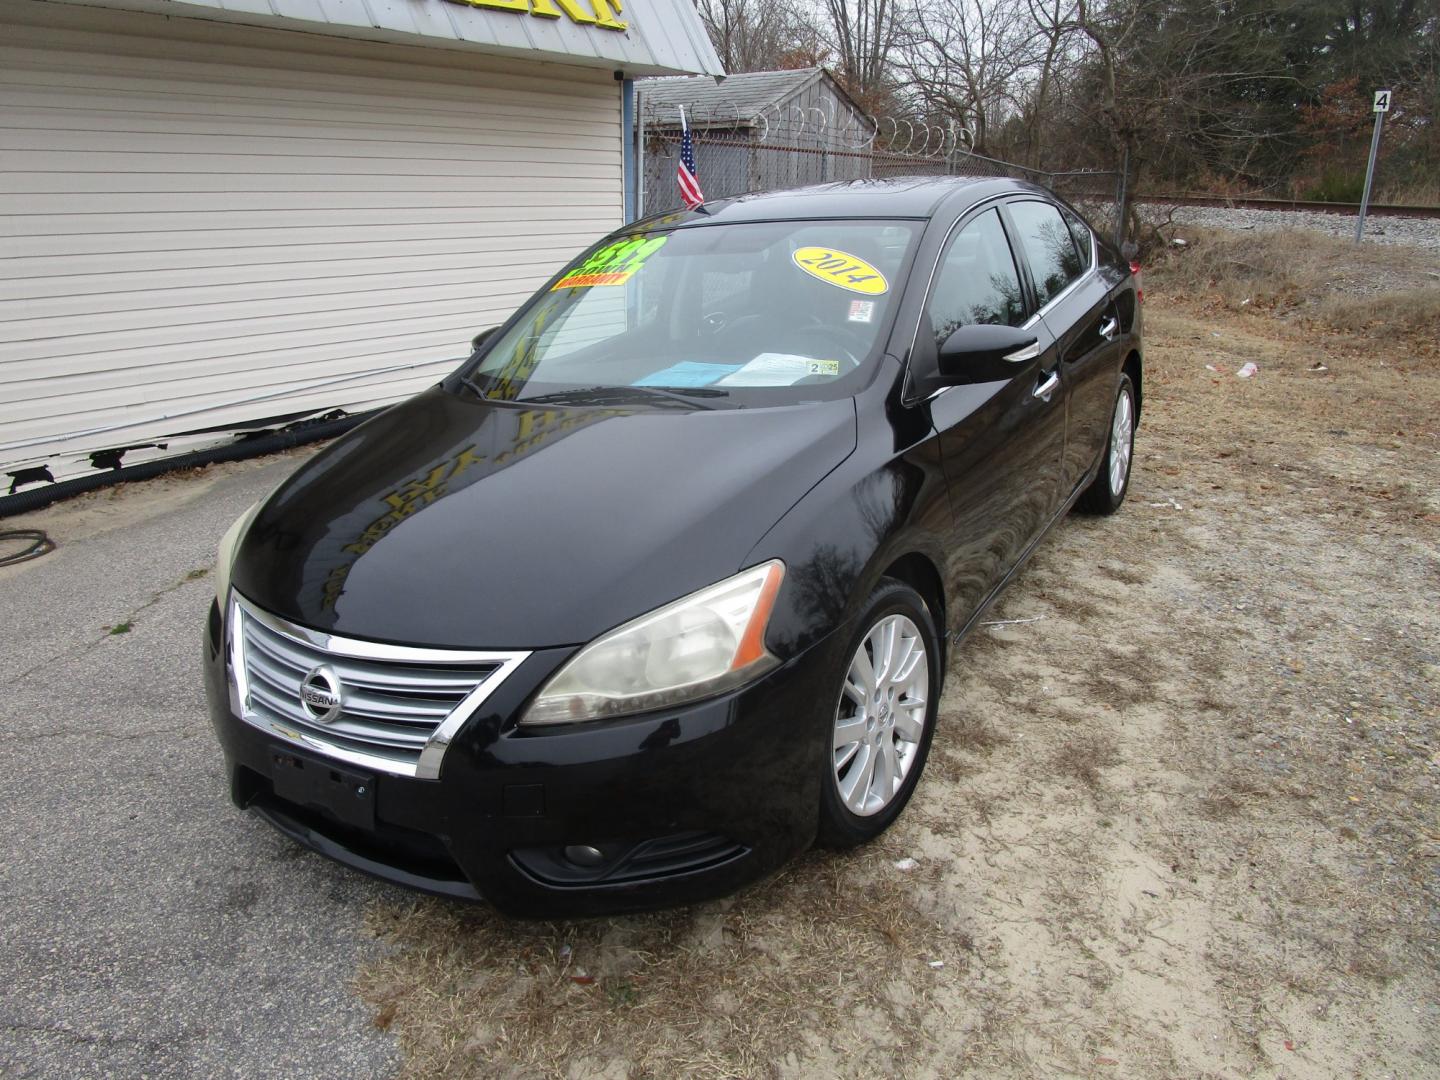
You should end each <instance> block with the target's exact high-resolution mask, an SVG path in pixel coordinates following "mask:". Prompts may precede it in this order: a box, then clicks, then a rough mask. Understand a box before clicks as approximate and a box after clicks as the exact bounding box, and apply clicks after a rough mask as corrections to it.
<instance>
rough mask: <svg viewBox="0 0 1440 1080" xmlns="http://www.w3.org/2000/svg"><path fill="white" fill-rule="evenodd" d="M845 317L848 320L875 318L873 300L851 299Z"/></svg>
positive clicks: (859, 320) (868, 320)
mask: <svg viewBox="0 0 1440 1080" xmlns="http://www.w3.org/2000/svg"><path fill="white" fill-rule="evenodd" d="M846 318H847V319H848V320H849V321H850V322H870V321H871V320H872V319H874V318H875V301H874V300H851V301H850V314H849V315H847V316H846Z"/></svg>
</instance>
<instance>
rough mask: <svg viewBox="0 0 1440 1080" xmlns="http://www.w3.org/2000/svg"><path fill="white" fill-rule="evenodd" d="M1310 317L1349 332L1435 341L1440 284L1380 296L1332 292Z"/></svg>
mask: <svg viewBox="0 0 1440 1080" xmlns="http://www.w3.org/2000/svg"><path fill="white" fill-rule="evenodd" d="M1310 317H1311V318H1312V319H1313V320H1314V321H1315V322H1316V323H1319V324H1320V325H1322V326H1327V327H1331V328H1333V329H1335V330H1343V331H1346V332H1348V333H1353V334H1363V335H1379V334H1396V335H1400V336H1402V337H1407V338H1418V339H1425V338H1428V339H1429V340H1430V341H1431V342H1432V343H1433V342H1435V341H1436V340H1437V339H1440V285H1436V286H1432V287H1431V288H1428V289H1426V288H1421V289H1403V290H1401V291H1399V292H1387V293H1383V294H1381V295H1379V296H1365V297H1359V296H1339V295H1331V296H1327V297H1325V298H1324V299H1323V300H1320V301H1319V302H1318V303H1316V304H1315V306H1314V308H1313V310H1312V312H1311V314H1310Z"/></svg>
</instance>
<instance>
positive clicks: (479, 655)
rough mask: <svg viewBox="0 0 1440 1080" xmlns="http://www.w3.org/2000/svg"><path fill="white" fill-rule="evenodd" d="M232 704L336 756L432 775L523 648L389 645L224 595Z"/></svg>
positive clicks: (274, 730)
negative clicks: (331, 630) (483, 649)
mask: <svg viewBox="0 0 1440 1080" xmlns="http://www.w3.org/2000/svg"><path fill="white" fill-rule="evenodd" d="M228 634H229V650H230V654H229V664H230V676H231V689H232V696H233V700H232V702H231V704H232V705H233V706H235V711H236V712H237V714H238V715H240V716H241V717H242V718H243V719H245V720H246V721H248V722H249V723H251V724H254V725H255V726H256V727H258V728H261V729H262V730H265V731H268V732H270V733H271V734H274V735H277V736H280V737H281V738H283V739H285V740H287V741H289V742H294V743H298V744H300V745H302V746H306V747H308V748H310V749H311V750H315V751H317V752H318V753H321V754H324V755H326V756H328V757H332V758H335V759H337V760H340V761H346V762H350V763H351V764H355V765H362V766H365V767H367V768H372V769H380V770H383V771H385V772H390V773H395V774H398V775H401V776H416V777H421V778H426V779H434V778H435V777H438V776H439V775H440V761H441V759H442V757H443V756H444V752H445V748H446V747H447V746H448V745H449V743H450V740H451V739H452V738H453V737H454V735H455V733H456V732H457V731H459V729H460V727H461V725H463V724H464V723H465V721H466V720H467V719H469V717H470V716H471V715H472V714H473V713H474V712H475V710H476V708H478V707H479V705H480V704H481V702H483V701H484V699H485V698H486V697H488V696H489V695H490V694H491V693H492V692H493V691H494V689H495V688H496V687H497V686H499V685H500V683H501V682H502V681H504V679H505V677H506V676H508V675H509V674H510V672H511V671H513V670H514V669H515V668H516V667H517V666H519V664H520V662H521V661H522V660H524V659H525V657H526V656H528V655H529V654H528V653H510V652H506V653H498V652H471V651H465V650H456V649H431V648H419V647H413V646H400V645H387V644H384V643H381V642H374V641H366V640H361V639H356V638H342V637H339V636H336V635H333V634H324V633H321V632H319V631H316V630H311V629H309V628H308V627H303V626H298V625H296V624H294V623H290V622H287V621H286V620H284V619H281V618H279V617H278V616H275V615H271V614H270V613H268V612H265V611H261V610H260V609H259V608H257V607H255V606H253V605H252V604H250V603H248V602H247V601H245V600H242V599H240V597H239V596H238V595H234V596H232V599H231V603H230V618H229V620H228Z"/></svg>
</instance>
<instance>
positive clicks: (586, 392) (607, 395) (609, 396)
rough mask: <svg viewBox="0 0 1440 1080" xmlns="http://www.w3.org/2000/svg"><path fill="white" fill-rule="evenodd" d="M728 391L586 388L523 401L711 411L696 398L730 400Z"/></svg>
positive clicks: (638, 387) (662, 388)
mask: <svg viewBox="0 0 1440 1080" xmlns="http://www.w3.org/2000/svg"><path fill="white" fill-rule="evenodd" d="M729 396H730V391H728V390H716V389H713V388H710V387H704V386H694V387H687V388H685V389H683V390H672V389H669V388H667V387H663V386H585V387H580V388H578V389H575V390H557V391H555V392H554V393H553V394H540V395H538V396H536V397H530V398H522V399H521V400H522V401H528V402H531V403H546V402H549V403H552V404H556V405H604V404H608V403H610V402H613V401H618V400H623V399H624V398H627V397H628V398H636V397H639V398H662V399H668V400H670V401H676V402H679V403H680V404H682V405H688V406H689V407H690V408H692V409H711V408H714V406H713V405H706V404H704V403H703V402H699V401H695V400H694V399H695V398H707V397H709V398H721V397H729Z"/></svg>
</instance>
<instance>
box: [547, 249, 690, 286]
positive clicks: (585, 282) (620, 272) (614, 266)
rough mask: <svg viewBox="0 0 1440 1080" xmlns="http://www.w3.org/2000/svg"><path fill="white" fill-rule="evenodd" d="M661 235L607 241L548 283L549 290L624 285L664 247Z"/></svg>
mask: <svg viewBox="0 0 1440 1080" xmlns="http://www.w3.org/2000/svg"><path fill="white" fill-rule="evenodd" d="M667 239H669V238H668V237H664V236H652V237H648V238H647V237H643V236H635V237H631V238H630V239H629V240H621V241H620V242H619V243H615V244H610V245H609V246H607V247H603V248H601V249H600V250H599V251H597V252H595V254H593V255H591V256H590V257H589V258H588V259H586V260H585V261H584V262H583V263H581V264H580V265H579V266H575V267H572V268H571V269H570V270H569V272H568V273H566V275H565V276H564V277H563V278H561V279H560V280H559V281H558V282H556V283H555V284H554V285H553V286H551V288H550V291H551V292H556V291H557V290H559V289H580V288H586V287H588V286H591V285H624V284H625V282H627V281H629V280H630V279H631V278H632V277H634V276H635V271H636V270H639V269H640V267H642V266H644V265H645V260H646V259H648V258H649V257H650V256H651V255H654V254H655V252H657V251H659V250H660V249H661V248H662V247H664V246H665V241H666V240H667Z"/></svg>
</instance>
